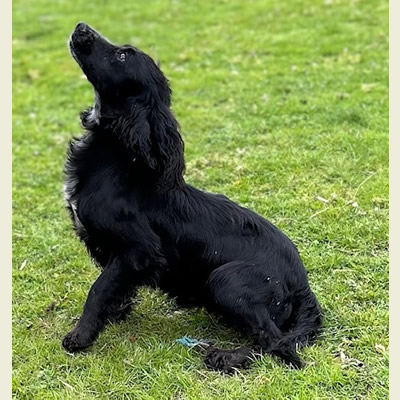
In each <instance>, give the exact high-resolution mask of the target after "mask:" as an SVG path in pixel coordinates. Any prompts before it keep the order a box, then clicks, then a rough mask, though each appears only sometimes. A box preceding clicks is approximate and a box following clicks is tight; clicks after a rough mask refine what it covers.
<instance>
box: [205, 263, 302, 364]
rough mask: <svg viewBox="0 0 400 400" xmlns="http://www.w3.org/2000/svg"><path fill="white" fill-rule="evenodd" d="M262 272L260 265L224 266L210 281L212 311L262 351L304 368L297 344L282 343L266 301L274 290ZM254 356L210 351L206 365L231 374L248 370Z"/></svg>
mask: <svg viewBox="0 0 400 400" xmlns="http://www.w3.org/2000/svg"><path fill="white" fill-rule="evenodd" d="M261 271H263V269H262V268H261V269H260V266H259V265H256V264H251V263H248V262H242V261H234V262H230V263H227V264H224V265H223V266H221V267H219V268H218V269H216V270H215V271H213V272H212V273H211V275H210V277H209V279H208V281H207V286H208V290H209V294H210V298H211V302H212V305H213V308H215V309H216V310H217V311H219V312H220V313H221V314H222V315H223V316H224V317H227V318H228V320H229V321H230V322H232V323H233V324H234V325H236V326H238V327H240V328H242V329H244V330H245V331H247V332H248V333H249V334H250V335H251V336H252V338H253V339H254V341H255V344H256V347H255V348H257V349H258V350H259V351H261V352H262V353H264V352H266V353H269V354H274V355H277V356H278V357H280V358H281V359H282V360H283V361H284V362H285V363H287V364H291V365H292V366H294V367H295V368H301V367H302V365H303V363H302V361H301V360H300V358H299V357H298V355H297V353H296V348H295V344H294V343H291V342H287V341H283V340H282V339H283V338H284V336H285V334H284V333H283V332H282V331H281V330H280V329H279V328H278V327H277V326H276V324H275V322H274V320H273V319H272V317H271V314H270V311H269V308H268V305H267V301H268V290H272V289H270V288H269V287H268V284H267V283H266V282H265V281H264V279H263V276H262V272H261ZM260 274H261V275H260ZM283 344H284V345H283ZM251 354H253V352H252V349H249V348H240V349H235V350H221V349H211V350H210V351H209V352H208V354H207V356H206V358H205V360H204V362H205V364H206V366H207V367H209V368H211V369H216V370H222V371H224V372H231V371H232V370H234V369H235V368H241V367H247V366H249V365H250V363H251V361H250V356H251Z"/></svg>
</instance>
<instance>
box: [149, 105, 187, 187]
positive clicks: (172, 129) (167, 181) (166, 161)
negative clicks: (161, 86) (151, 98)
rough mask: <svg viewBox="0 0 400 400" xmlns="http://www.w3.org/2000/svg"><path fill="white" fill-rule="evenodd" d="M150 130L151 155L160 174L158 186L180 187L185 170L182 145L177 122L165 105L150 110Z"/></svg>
mask: <svg viewBox="0 0 400 400" xmlns="http://www.w3.org/2000/svg"><path fill="white" fill-rule="evenodd" d="M150 130H151V135H152V139H153V153H154V154H155V157H156V159H157V162H158V168H159V172H160V179H159V185H160V186H166V187H168V186H170V187H171V186H173V187H177V186H182V185H183V184H184V180H183V173H184V170H185V161H184V156H183V150H184V144H183V140H182V137H181V135H180V133H179V127H178V122H177V121H176V119H175V117H174V115H173V114H172V112H171V110H170V108H169V107H168V106H167V105H165V104H161V105H157V106H155V107H153V108H152V110H151V113H150Z"/></svg>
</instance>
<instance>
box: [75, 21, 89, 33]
mask: <svg viewBox="0 0 400 400" xmlns="http://www.w3.org/2000/svg"><path fill="white" fill-rule="evenodd" d="M88 28H89V26H88V25H87V24H85V23H84V22H79V24H78V25H77V26H76V28H75V30H77V31H81V32H86V31H87V30H88Z"/></svg>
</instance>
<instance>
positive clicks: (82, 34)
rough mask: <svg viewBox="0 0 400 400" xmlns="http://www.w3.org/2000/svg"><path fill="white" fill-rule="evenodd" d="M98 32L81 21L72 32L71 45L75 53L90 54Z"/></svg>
mask: <svg viewBox="0 0 400 400" xmlns="http://www.w3.org/2000/svg"><path fill="white" fill-rule="evenodd" d="M98 36H99V35H98V33H97V32H96V31H94V30H93V29H92V28H91V27H90V26H89V25H87V24H85V23H84V22H80V23H79V24H78V25H77V26H76V27H75V30H74V31H73V32H72V35H71V39H70V42H69V46H70V48H71V50H73V52H74V53H77V52H78V53H83V54H89V53H90V51H91V48H92V45H93V42H94V40H95V39H96V38H97V37H98Z"/></svg>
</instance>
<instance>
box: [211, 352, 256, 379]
mask: <svg viewBox="0 0 400 400" xmlns="http://www.w3.org/2000/svg"><path fill="white" fill-rule="evenodd" d="M251 354H252V353H251V350H250V349H248V348H245V347H241V348H239V349H235V350H222V349H217V348H211V349H210V350H209V351H208V352H207V355H206V357H205V359H204V364H205V365H206V367H207V368H209V369H213V370H216V371H222V372H225V373H228V374H230V373H233V372H234V371H235V369H239V368H248V367H249V366H250V364H251V363H252V359H251Z"/></svg>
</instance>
